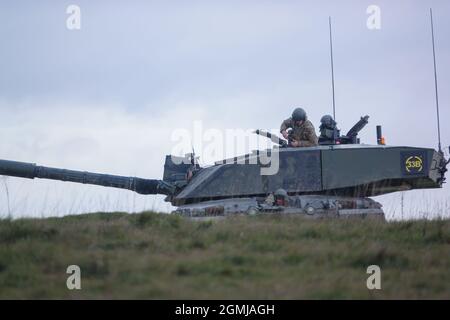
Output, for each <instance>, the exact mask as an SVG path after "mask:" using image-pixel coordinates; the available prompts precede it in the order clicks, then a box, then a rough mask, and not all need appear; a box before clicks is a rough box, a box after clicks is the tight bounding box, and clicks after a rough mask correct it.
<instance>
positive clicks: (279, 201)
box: [273, 189, 288, 207]
mask: <svg viewBox="0 0 450 320" xmlns="http://www.w3.org/2000/svg"><path fill="white" fill-rule="evenodd" d="M273 197H274V200H275V205H277V206H283V207H284V206H286V204H287V202H288V193H287V192H286V190H284V189H278V190H277V191H275V192H274V193H273Z"/></svg>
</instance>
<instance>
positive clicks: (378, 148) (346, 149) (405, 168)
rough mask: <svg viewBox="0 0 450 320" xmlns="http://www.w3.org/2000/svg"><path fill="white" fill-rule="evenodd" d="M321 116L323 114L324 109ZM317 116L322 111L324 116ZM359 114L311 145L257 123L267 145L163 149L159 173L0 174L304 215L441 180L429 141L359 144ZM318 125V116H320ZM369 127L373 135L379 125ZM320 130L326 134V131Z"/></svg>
mask: <svg viewBox="0 0 450 320" xmlns="http://www.w3.org/2000/svg"><path fill="white" fill-rule="evenodd" d="M324 118H325V117H324ZM324 118H323V119H324ZM368 118H369V117H368V116H365V117H362V118H361V120H360V121H358V122H357V123H356V124H355V126H354V127H352V128H351V129H350V130H349V132H348V133H347V134H346V135H340V131H339V130H338V129H337V128H336V127H334V128H331V129H330V130H331V131H330V130H328V129H327V130H325V129H326V128H325V129H324V130H322V129H323V127H322V126H321V137H320V139H319V145H318V146H315V147H307V148H292V147H290V146H289V141H286V140H284V139H281V138H279V137H278V136H276V135H272V134H270V133H267V132H265V131H263V130H256V131H255V133H256V134H260V135H263V136H266V137H267V138H269V139H271V140H272V141H273V142H274V144H275V145H274V147H273V148H272V149H268V150H257V151H253V152H252V153H250V154H245V155H242V156H236V157H234V158H231V159H224V160H221V161H218V162H216V163H215V164H213V165H210V166H207V167H200V166H199V164H198V162H197V161H196V157H195V155H194V154H188V155H186V156H185V157H177V156H171V155H167V156H166V158H165V164H164V174H163V178H162V179H144V178H139V177H124V176H117V175H109V174H100V173H92V172H83V171H75V170H66V169H59V168H51V167H44V166H38V165H36V164H33V163H24V162H17V161H9V160H0V175H5V176H13V177H19V178H29V179H35V178H40V179H52V180H60V181H68V182H75V183H83V184H92V185H98V186H104V187H112V188H120V189H127V190H130V191H134V192H137V193H140V194H145V195H152V194H163V195H166V198H165V201H168V202H170V203H171V204H172V205H173V206H175V207H177V209H176V210H174V212H173V213H174V214H179V215H183V216H188V217H210V216H228V215H233V214H268V213H271V214H274V213H275V214H301V215H304V216H305V217H310V218H323V217H345V218H348V217H373V218H382V219H384V213H383V210H382V207H381V204H379V203H378V202H376V201H374V200H372V199H370V197H372V196H377V195H383V194H387V193H391V192H397V191H406V190H413V189H430V188H431V189H432V188H441V187H442V185H443V183H444V181H445V172H446V171H447V168H446V167H447V164H448V163H449V161H448V160H446V159H445V158H444V155H443V153H442V152H440V151H436V150H434V149H432V148H418V147H409V146H387V145H384V144H383V143H384V142H383V140H384V139H381V137H378V142H379V144H377V145H367V144H361V143H360V141H359V138H358V137H357V135H358V132H359V131H360V130H362V128H364V126H365V125H366V124H367V122H368ZM322 125H323V124H322ZM377 132H378V134H379V135H381V129H380V128H378V129H377ZM326 135H328V136H326Z"/></svg>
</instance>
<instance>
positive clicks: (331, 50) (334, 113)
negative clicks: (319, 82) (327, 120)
mask: <svg viewBox="0 0 450 320" xmlns="http://www.w3.org/2000/svg"><path fill="white" fill-rule="evenodd" d="M328 25H329V27H330V60H331V89H332V92H333V119H334V121H336V102H335V98H334V63H333V37H332V33H331V17H328Z"/></svg>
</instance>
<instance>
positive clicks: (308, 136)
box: [280, 118, 319, 147]
mask: <svg viewBox="0 0 450 320" xmlns="http://www.w3.org/2000/svg"><path fill="white" fill-rule="evenodd" d="M288 128H292V133H291V135H290V137H292V139H293V140H296V141H299V142H300V147H312V146H317V145H318V144H319V140H318V138H317V135H316V130H315V129H314V125H313V124H312V123H311V121H309V120H308V119H307V120H305V121H304V122H303V123H302V124H301V125H300V126H297V125H295V123H294V121H293V120H292V118H289V119H286V120H284V121H283V123H282V124H281V127H280V132H282V131H285V130H287V129H288Z"/></svg>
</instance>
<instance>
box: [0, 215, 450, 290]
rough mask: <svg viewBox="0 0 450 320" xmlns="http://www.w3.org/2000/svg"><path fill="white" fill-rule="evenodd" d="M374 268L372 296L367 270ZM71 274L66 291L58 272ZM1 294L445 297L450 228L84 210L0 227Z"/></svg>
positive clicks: (449, 224)
mask: <svg viewBox="0 0 450 320" xmlns="http://www.w3.org/2000/svg"><path fill="white" fill-rule="evenodd" d="M373 264H376V265H379V266H380V267H381V273H382V276H381V286H382V289H381V290H368V289H367V287H366V280H367V277H368V276H369V275H368V274H367V273H366V269H367V267H368V266H369V265H373ZM69 265H78V266H80V268H81V286H82V289H81V290H68V289H67V287H66V279H67V277H68V276H69V275H68V274H66V268H67V267H68V266H69ZM0 298H2V299H5V298H7V299H9V298H20V299H21V298H38V299H48V298H50V299H53V298H63V299H66V298H72V299H73V298H76V299H78V298H89V299H90V298H96V299H98V298H100V299H103V298H113V299H116V298H125V299H130V298H138V299H176V298H183V299H184V298H189V299H241V298H243V299H268V298H273V299H353V298H362V299H391V298H406V299H411V298H412V299H415V298H445V299H449V298H450V220H435V221H425V220H418V221H406V222H389V223H386V222H377V221H370V220H316V221H313V220H305V219H302V218H301V217H296V216H242V217H233V218H228V219H223V220H216V221H191V220H187V219H185V218H181V217H178V216H170V215H166V214H156V213H150V212H145V213H141V214H126V213H94V214H84V215H76V216H66V217H63V218H46V219H18V220H8V219H4V220H0Z"/></svg>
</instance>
